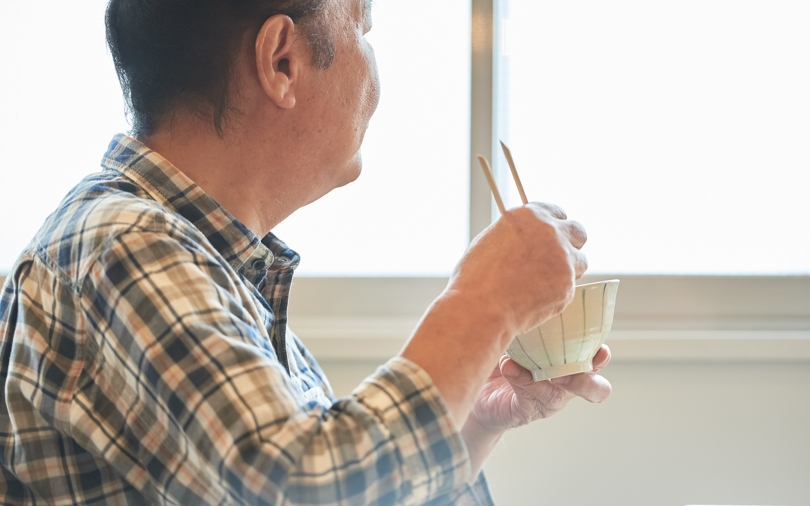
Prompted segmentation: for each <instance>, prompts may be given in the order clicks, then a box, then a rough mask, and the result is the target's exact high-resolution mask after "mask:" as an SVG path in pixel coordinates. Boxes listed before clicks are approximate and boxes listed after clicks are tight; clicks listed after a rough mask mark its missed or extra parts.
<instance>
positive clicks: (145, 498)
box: [0, 0, 610, 505]
mask: <svg viewBox="0 0 810 506" xmlns="http://www.w3.org/2000/svg"><path fill="white" fill-rule="evenodd" d="M107 28H108V42H109V45H110V48H111V50H112V54H113V56H114V59H115V63H116V67H117V70H118V74H119V77H120V80H121V83H122V85H123V87H124V90H125V92H126V94H127V97H128V100H129V103H130V106H131V112H132V118H133V123H134V124H133V136H134V137H128V136H125V135H118V136H116V137H115V138H114V139H113V141H112V143H111V144H110V147H109V150H108V152H107V153H106V154H105V156H104V158H103V161H102V165H103V170H102V172H99V173H97V174H94V175H91V176H88V177H87V178H86V179H84V180H83V181H81V182H80V183H79V184H78V185H77V186H76V187H75V188H74V189H73V190H72V191H71V192H70V193H69V194H68V195H67V197H66V198H65V200H64V201H63V202H62V203H61V204H60V206H59V208H58V209H57V210H56V211H55V212H54V213H53V214H52V215H51V216H50V217H49V218H48V220H47V221H46V222H45V224H44V225H43V227H42V229H41V230H40V232H39V233H38V234H37V235H36V237H35V238H34V239H33V241H32V242H31V244H30V246H29V247H28V248H27V249H26V250H25V251H24V252H23V254H22V255H21V256H20V258H19V260H18V262H17V263H16V264H15V267H14V269H13V271H12V273H11V274H10V276H9V277H8V279H7V281H6V284H5V287H4V289H3V293H2V299H0V317H1V318H2V319H1V320H0V339H2V341H1V342H0V352H2V358H3V361H2V366H1V367H2V369H0V370H2V381H3V396H2V400H1V402H0V445H2V453H0V459H2V460H0V471H2V483H0V502H2V503H3V504H40V503H48V504H91V503H98V504H184V505H192V504H212V505H213V504H282V503H283V504H371V503H373V504H425V503H430V504H490V503H491V498H490V496H489V492H488V491H487V487H486V483H485V480H484V477H483V474H482V473H481V472H480V469H481V466H482V464H483V462H484V460H485V459H486V457H487V455H488V454H489V452H490V450H491V449H492V447H493V445H494V444H495V443H496V442H497V441H498V439H499V438H500V437H501V436H502V434H503V433H504V432H505V431H506V430H508V429H510V428H513V427H517V426H520V425H523V424H525V423H528V422H531V421H533V420H535V419H538V418H543V417H546V416H549V415H551V414H553V413H554V412H555V411H557V410H559V409H561V408H562V407H563V406H564V405H565V404H566V402H567V401H568V400H569V399H571V398H572V397H574V396H581V397H584V398H585V399H587V400H590V401H596V402H598V401H601V400H603V399H604V398H606V397H607V395H608V394H609V391H610V385H609V384H608V383H607V381H606V380H604V379H603V378H601V377H600V376H598V375H595V374H580V375H576V376H571V377H568V378H564V379H560V380H555V381H554V382H553V383H552V382H550V381H545V382H541V383H536V384H535V383H532V381H531V375H530V374H529V373H528V371H526V370H524V369H522V368H520V367H519V366H518V365H517V364H515V363H514V362H512V361H511V360H509V359H507V358H504V357H503V352H504V350H505V349H506V347H507V345H508V344H509V342H510V340H511V339H512V337H513V336H514V335H516V334H518V333H520V332H521V331H524V330H526V329H529V328H531V327H532V326H534V325H536V324H538V323H539V322H541V321H543V320H545V319H547V318H549V317H550V316H551V315H554V314H556V313H558V312H559V311H561V310H562V308H563V307H564V306H565V305H566V304H567V303H568V302H569V301H570V299H571V297H572V294H573V286H574V280H575V279H576V278H577V277H579V276H580V275H581V274H582V272H583V271H584V270H585V259H584V257H583V255H582V254H581V253H580V251H579V248H581V247H582V245H583V243H584V242H585V233H584V231H583V229H582V228H581V226H579V225H578V224H577V223H575V222H573V221H568V220H567V219H566V217H565V215H564V214H563V213H562V211H561V210H559V209H558V208H556V207H554V206H550V205H544V204H529V205H526V206H523V207H521V208H517V209H514V210H511V211H509V212H508V213H507V214H506V215H505V216H504V217H503V218H502V219H500V220H499V221H498V222H496V223H495V224H493V225H492V226H491V227H489V228H488V229H487V230H486V231H485V232H484V233H482V234H481V235H480V236H479V237H478V238H477V239H476V240H475V241H474V242H473V244H472V245H471V246H470V248H469V250H468V251H467V253H466V254H465V256H464V257H463V258H462V259H461V261H460V262H459V264H458V266H457V268H456V269H455V271H454V273H453V275H452V277H451V279H450V282H449V284H448V285H447V288H446V289H445V291H444V292H443V293H442V294H441V295H440V296H439V297H438V298H437V299H436V300H435V301H434V303H433V304H432V305H431V306H430V307H429V308H428V309H427V311H426V312H425V315H424V317H423V318H422V320H421V322H420V323H419V325H418V327H417V328H416V329H415V330H414V332H413V334H412V335H411V337H410V339H409V340H408V342H407V344H406V345H405V347H404V348H403V350H402V352H401V353H400V355H399V356H397V357H394V358H392V359H391V360H390V361H389V362H388V363H386V364H385V365H384V366H382V367H381V368H380V369H379V370H378V371H377V372H376V373H375V374H374V375H372V376H371V377H369V378H368V379H366V380H365V381H364V382H363V383H362V384H361V385H360V386H359V387H357V389H356V390H355V391H354V393H353V394H352V395H351V396H349V397H346V398H343V399H335V398H334V396H333V394H332V391H331V389H330V387H329V384H328V382H327V380H326V378H325V377H324V375H323V373H322V371H321V369H320V368H319V367H318V365H317V363H316V361H315V359H314V358H313V357H312V356H311V355H310V354H309V352H308V351H307V349H306V347H305V346H304V344H303V343H302V342H301V341H300V340H299V339H298V338H297V337H296V336H295V335H293V334H292V333H291V332H290V331H289V330H288V329H287V313H286V310H287V300H288V295H289V290H290V284H291V279H292V276H293V271H294V269H295V267H296V265H297V264H298V255H297V254H296V253H295V252H294V251H292V250H291V249H289V248H288V247H287V246H286V245H285V244H284V243H282V242H281V241H280V240H279V239H277V238H276V237H275V236H274V235H273V234H271V233H270V231H271V230H272V229H273V228H274V227H275V226H276V225H277V224H278V223H280V222H281V221H282V220H284V219H285V218H286V217H287V216H289V215H290V214H291V213H293V212H294V211H295V210H296V209H298V208H300V207H302V206H304V205H306V204H308V203H310V202H312V201H314V200H316V199H318V198H319V197H321V196H323V195H324V194H326V193H327V192H329V191H331V190H332V189H334V188H336V187H339V186H341V185H344V184H347V183H349V182H351V181H352V180H354V179H355V178H357V177H358V175H359V173H360V156H359V149H360V144H361V141H362V139H363V135H364V132H365V130H366V125H367V122H368V120H369V118H370V116H371V115H372V113H373V112H374V109H375V107H376V105H377V100H378V93H379V91H378V82H377V72H376V67H375V62H374V55H373V52H372V49H371V47H370V46H369V44H368V43H367V42H366V41H365V39H364V35H365V34H366V33H367V32H368V31H369V30H370V29H371V12H370V10H369V6H368V4H364V3H363V2H362V1H360V0H238V1H237V0H196V1H194V2H191V1H187V0H185V1H184V0H160V1H155V0H151V1H147V0H111V2H110V4H109V7H108V12H107ZM66 157H68V158H69V153H66ZM437 349H441V350H443V352H442V353H441V354H437V353H436V352H435V350H437ZM448 357H451V358H448ZM608 358H609V352H608V350H607V349H606V348H603V349H602V350H600V352H599V353H598V355H597V357H596V359H595V365H596V367H597V368H598V367H602V366H604V365H605V364H606V363H607V361H608Z"/></svg>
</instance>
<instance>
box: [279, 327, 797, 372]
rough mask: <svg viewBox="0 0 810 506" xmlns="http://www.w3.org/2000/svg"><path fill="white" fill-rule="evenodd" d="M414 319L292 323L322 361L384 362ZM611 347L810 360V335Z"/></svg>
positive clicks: (646, 353)
mask: <svg viewBox="0 0 810 506" xmlns="http://www.w3.org/2000/svg"><path fill="white" fill-rule="evenodd" d="M417 321H418V320H417V319H412V318H377V317H367V318H342V317H332V318H319V317H304V318H299V319H297V320H295V321H292V322H291V325H290V326H291V328H292V329H293V331H294V332H295V333H296V334H297V335H298V336H299V337H300V338H301V339H302V340H303V341H304V343H306V345H307V347H308V348H309V349H310V351H312V353H313V354H314V355H315V357H317V358H318V360H379V361H384V360H387V359H388V358H390V357H392V356H394V355H396V354H397V353H398V352H399V350H400V349H401V348H402V345H403V344H404V343H405V340H406V339H407V337H408V335H409V334H410V332H411V330H412V329H413V328H414V326H415V325H416V323H417ZM607 344H608V345H609V346H610V348H611V351H612V353H613V361H614V362H623V361H744V362H755V361H810V330H614V331H612V332H611V334H610V337H609V338H608V342H607Z"/></svg>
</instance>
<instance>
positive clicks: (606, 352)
mask: <svg viewBox="0 0 810 506" xmlns="http://www.w3.org/2000/svg"><path fill="white" fill-rule="evenodd" d="M609 362H610V348H608V346H607V345H606V344H603V345H602V347H601V348H599V351H597V352H596V355H595V356H594V357H593V372H599V370H600V369H602V368H603V367H605V366H607V365H608V363H609Z"/></svg>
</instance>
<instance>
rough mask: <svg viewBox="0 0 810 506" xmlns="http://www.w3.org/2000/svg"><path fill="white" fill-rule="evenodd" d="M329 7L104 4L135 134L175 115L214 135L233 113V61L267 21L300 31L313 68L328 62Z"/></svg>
mask: <svg viewBox="0 0 810 506" xmlns="http://www.w3.org/2000/svg"><path fill="white" fill-rule="evenodd" d="M331 1H332V0H110V3H109V5H108V7H107V18H106V22H107V42H108V44H109V47H110V50H111V52H112V55H113V59H114V61H115V66H116V71H117V72H118V77H119V80H120V81H121V85H122V87H123V89H124V94H125V97H126V99H127V102H128V105H129V108H130V112H131V114H132V120H133V130H134V132H135V133H136V134H145V135H148V134H149V133H151V132H152V131H153V130H154V128H155V127H156V126H157V124H158V123H159V122H160V121H161V120H163V119H165V118H166V117H167V115H169V114H170V113H172V112H173V111H175V110H176V109H177V108H180V107H182V108H185V109H186V110H188V111H190V112H193V113H195V114H197V115H199V116H200V117H201V118H205V119H209V120H210V121H211V123H212V125H213V126H214V128H215V130H216V131H217V132H218V133H219V134H220V135H221V134H222V130H223V127H224V125H225V123H226V122H227V119H228V117H229V115H230V114H232V113H234V112H235V105H234V102H235V101H234V97H233V96H232V93H233V88H234V86H233V85H234V78H235V77H236V76H237V74H236V68H235V66H236V62H237V55H238V53H239V51H240V49H241V48H242V46H243V45H244V43H245V42H246V41H251V40H252V39H254V38H255V37H256V35H257V33H258V32H259V29H260V28H261V27H262V25H263V24H264V22H265V20H267V19H268V18H270V17H272V16H274V15H278V14H282V15H285V16H288V17H289V18H291V19H292V21H293V22H295V23H296V24H297V25H299V27H300V28H301V33H300V36H303V37H305V38H306V40H307V42H308V44H309V46H310V47H311V49H312V65H313V66H314V67H315V68H320V69H325V68H327V67H329V65H330V64H331V63H332V60H333V58H334V44H333V40H332V33H331V26H330V23H329V22H328V20H327V12H328V4H329V3H330V2H331Z"/></svg>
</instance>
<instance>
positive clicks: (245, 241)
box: [101, 134, 300, 278]
mask: <svg viewBox="0 0 810 506" xmlns="http://www.w3.org/2000/svg"><path fill="white" fill-rule="evenodd" d="M101 164H102V167H104V168H105V169H109V170H115V171H118V172H120V173H121V174H123V175H124V176H125V177H127V178H129V179H131V180H132V181H134V182H135V183H136V184H138V185H139V186H140V187H141V188H143V189H144V191H146V192H147V193H148V194H149V195H150V196H151V197H152V198H153V199H155V200H156V201H158V202H160V203H161V204H162V205H164V206H166V207H167V208H169V209H172V210H173V211H175V212H176V213H178V214H179V215H181V216H182V217H184V218H185V219H187V220H188V221H190V222H191V223H192V224H193V225H194V226H195V227H197V229H198V230H199V231H200V232H202V233H203V235H205V237H206V238H207V239H208V242H210V243H211V245H212V246H213V247H214V248H215V249H216V250H217V251H218V252H219V253H220V255H222V257H223V258H224V259H225V260H226V261H227V262H228V263H229V264H230V265H231V267H232V268H233V269H234V270H236V271H239V270H242V269H243V267H244V270H243V272H245V271H246V274H247V275H248V277H249V278H258V277H263V276H264V275H265V274H266V272H267V270H268V269H271V268H272V267H273V266H275V267H276V268H279V269H295V267H297V266H298V263H299V261H300V258H299V256H298V254H297V253H295V252H294V251H292V250H291V249H289V248H288V247H287V245H286V244H284V243H283V242H282V241H281V240H279V239H278V238H277V237H276V236H275V235H273V234H272V233H269V234H267V235H266V236H264V238H262V239H260V238H259V237H258V236H257V235H256V234H254V233H253V232H252V231H251V230H250V229H248V228H247V227H246V226H245V225H244V224H243V223H241V222H240V221H239V220H237V219H236V218H234V217H233V215H231V214H230V213H229V212H228V211H226V210H225V208H223V207H222V206H220V205H219V204H218V203H217V202H216V201H215V200H214V199H212V198H211V197H209V196H208V195H207V194H206V193H205V192H204V191H203V190H202V188H200V187H199V186H197V184H196V183H194V181H192V180H191V179H189V178H188V176H186V175H185V174H183V173H182V172H181V171H180V170H179V169H178V168H177V167H175V166H174V165H172V164H171V162H169V161H168V160H166V159H165V158H163V157H162V156H160V155H159V154H158V153H156V152H155V151H152V150H151V149H149V148H148V147H146V146H145V145H144V144H142V143H141V142H139V141H137V140H136V139H133V138H132V137H129V136H128V135H124V134H118V135H116V136H115V137H113V140H112V141H111V142H110V145H109V147H108V148H107V152H106V153H105V154H104V158H103V159H102V162H101Z"/></svg>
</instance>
